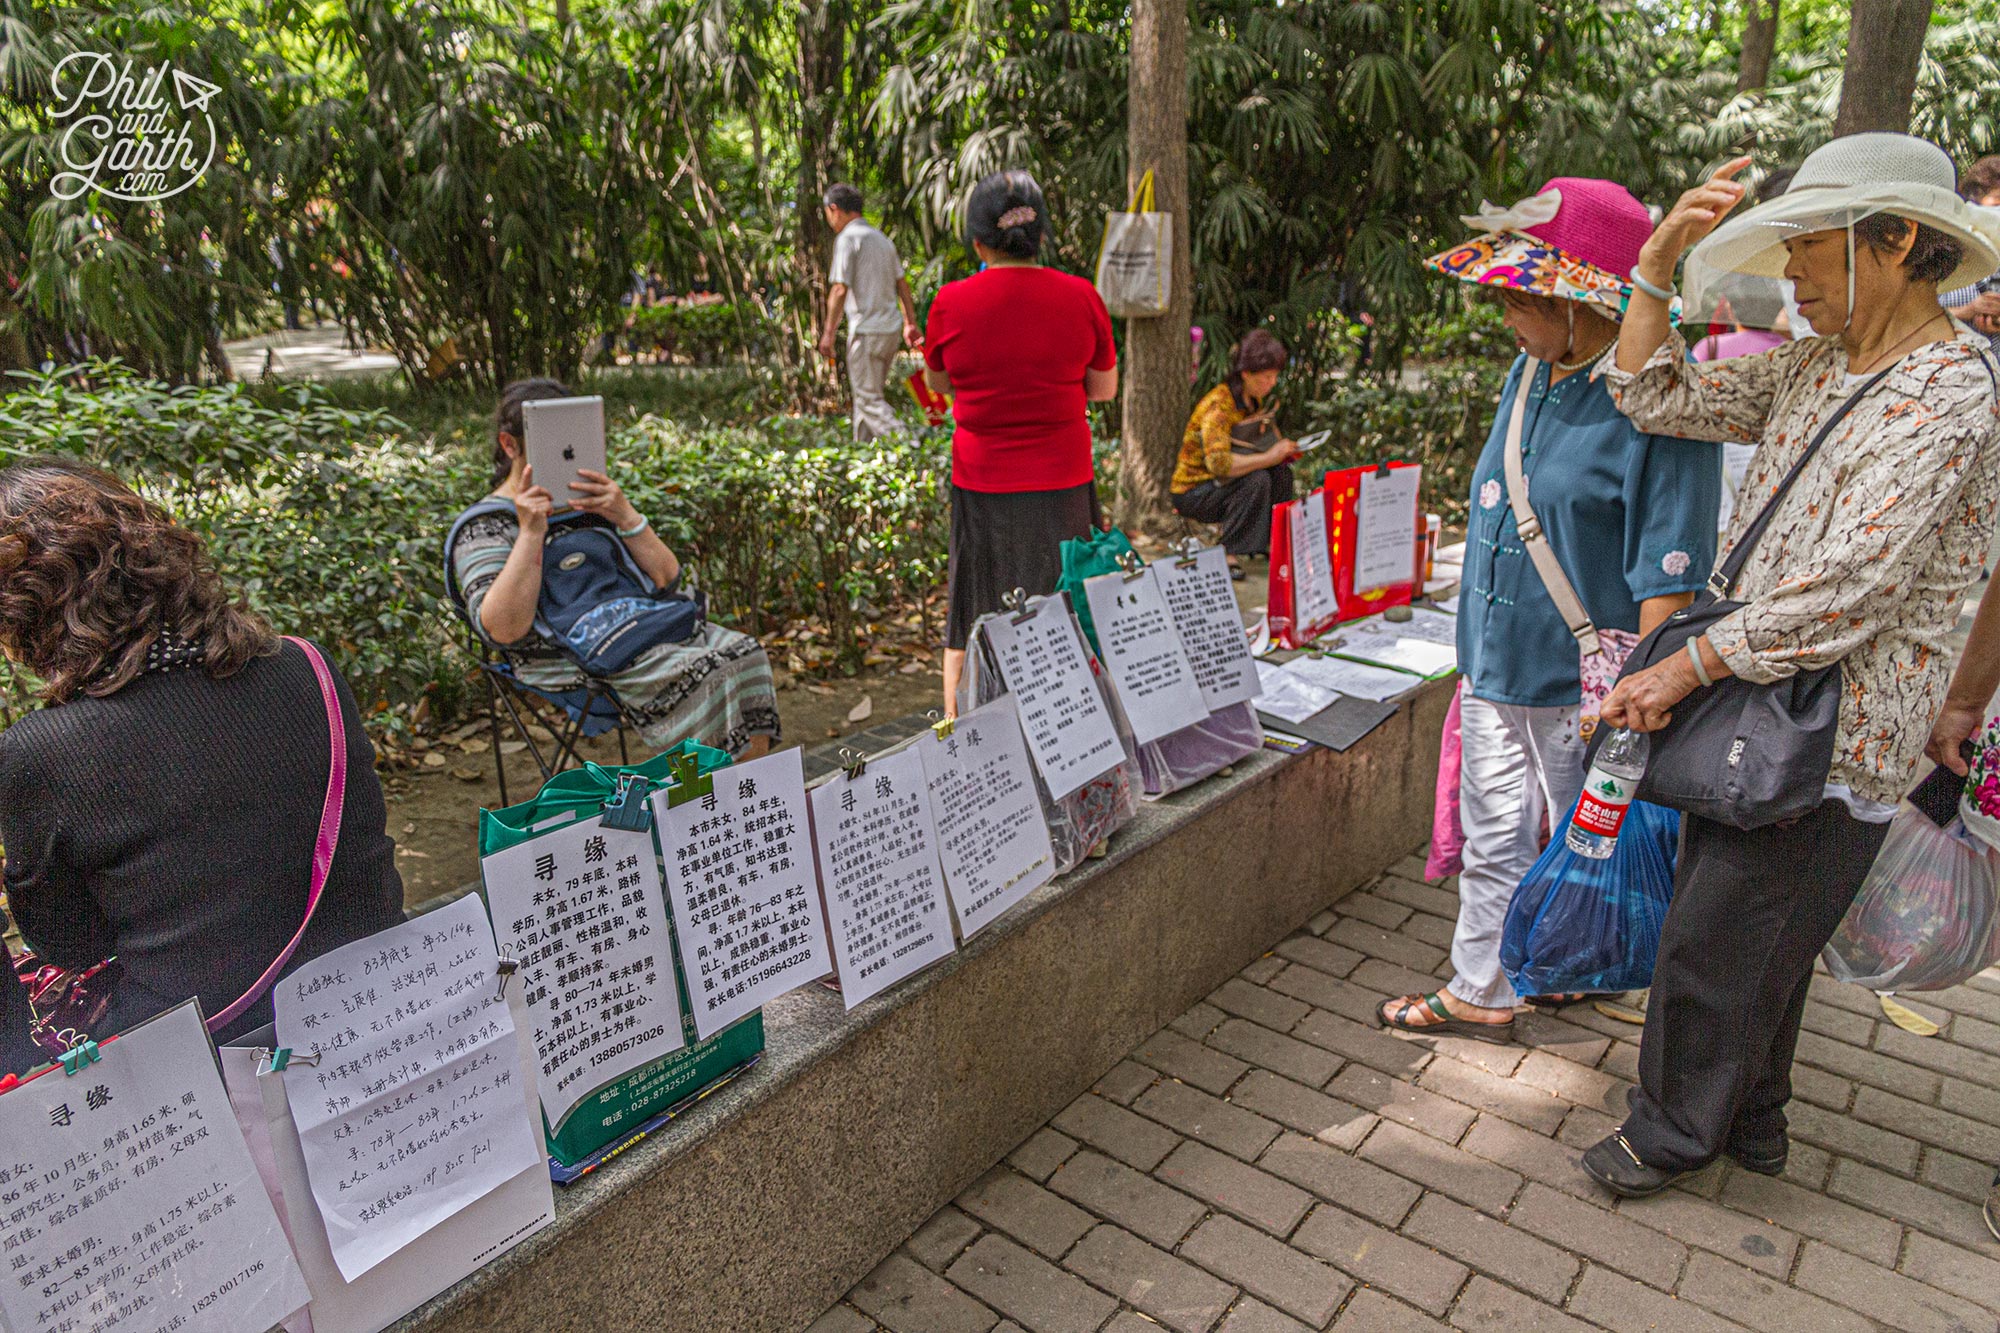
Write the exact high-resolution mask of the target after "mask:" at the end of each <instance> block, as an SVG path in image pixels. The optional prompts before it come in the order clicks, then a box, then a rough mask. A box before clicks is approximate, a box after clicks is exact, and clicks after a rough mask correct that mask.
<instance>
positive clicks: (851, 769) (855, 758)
mask: <svg viewBox="0 0 2000 1333" xmlns="http://www.w3.org/2000/svg"><path fill="white" fill-rule="evenodd" d="M840 769H841V771H842V772H843V773H845V774H847V780H848V781H849V782H852V781H854V780H855V779H856V778H858V777H860V776H861V775H862V774H863V773H865V772H867V771H868V756H867V755H865V754H863V753H861V751H859V750H856V749H853V748H852V747H850V746H846V745H843V746H841V747H840Z"/></svg>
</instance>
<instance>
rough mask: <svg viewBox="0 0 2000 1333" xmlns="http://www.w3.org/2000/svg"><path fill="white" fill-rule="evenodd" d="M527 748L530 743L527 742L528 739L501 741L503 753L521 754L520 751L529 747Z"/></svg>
mask: <svg viewBox="0 0 2000 1333" xmlns="http://www.w3.org/2000/svg"><path fill="white" fill-rule="evenodd" d="M527 748H528V743H527V742H526V741H501V742H500V753H501V754H519V753H521V751H523V750H525V749H527Z"/></svg>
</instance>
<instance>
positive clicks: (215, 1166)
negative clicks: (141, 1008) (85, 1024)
mask: <svg viewBox="0 0 2000 1333" xmlns="http://www.w3.org/2000/svg"><path fill="white" fill-rule="evenodd" d="M0 1202H4V1203H5V1206H6V1211H5V1212H4V1213H0V1219H4V1221H5V1224H6V1227H5V1234H6V1239H5V1241H4V1252H5V1254H6V1257H7V1268H6V1273H5V1277H4V1280H0V1316H4V1319H0V1322H4V1323H5V1324H6V1325H7V1326H8V1327H10V1328H13V1329H16V1330H19V1331H20V1333H55V1331H56V1330H65V1329H70V1330H79V1331H80V1330H84V1329H89V1330H92V1333H98V1331H99V1330H118V1333H167V1330H172V1331H173V1333H241V1330H243V1329H266V1328H270V1327H272V1326H273V1325H275V1324H277V1323H278V1322H279V1321H281V1320H283V1319H284V1318H285V1317H286V1316H287V1315H289V1314H291V1313H292V1312H293V1311H294V1310H297V1309H299V1308H300V1307H301V1306H303V1305H304V1304H305V1303H306V1283H305V1279H304V1278H303V1277H302V1276H300V1274H299V1268H298V1265H297V1264H296V1263H294V1262H293V1261H292V1252H291V1248H290V1246H288V1245H287V1244H286V1242H285V1232H284V1229H283V1228H282V1227H281V1226H280V1225H279V1224H278V1215H277V1213H276V1211H275V1210H273V1208H272V1207H271V1199H270V1196H269V1195H267V1194H266V1193H265V1192H264V1184H263V1181H262V1179H261V1178H260V1177H259V1176H258V1174H257V1167H256V1165H255V1164H254V1163H253V1162H252V1161H251V1159H250V1149H249V1148H248V1147H247V1146H246V1145H245V1144H244V1141H243V1131H242V1130H241V1129H240V1128H238V1126H237V1124H236V1115H235V1113H234V1112H233V1111H231V1110H230V1108H229V1094H228V1092H227V1091H225V1090H224V1088H223V1086H222V1076H221V1075H220V1074H219V1073H217V1072H216V1067H215V1057H214V1055H213V1054H212V1053H211V1052H210V1050H209V1045H208V1036H207V1034H206V1033H205V1032H204V1031H203V1030H202V1024H201V1012H200V1010H199V1009H197V1008H196V1007H195V1005H194V1004H193V1003H192V1002H190V1003H188V1004H183V1005H180V1006H179V1007H177V1008H174V1009H169V1010H168V1011H167V1012H166V1013H164V1014H162V1015H160V1016H159V1017H158V1018H155V1019H152V1020H150V1021H148V1022H145V1023H142V1024H140V1025H139V1026H137V1027H135V1028H131V1029H129V1030H128V1031H127V1032H126V1033H125V1034H124V1035H123V1036H121V1037H120V1038H119V1039H118V1040H117V1041H115V1042H110V1043H108V1044H106V1045H104V1046H102V1047H100V1048H99V1055H98V1059H97V1062H96V1063H95V1064H89V1065H85V1066H84V1067H83V1068H82V1069H81V1070H79V1071H78V1072H77V1073H76V1074H75V1075H74V1076H71V1075H65V1074H64V1073H62V1072H61V1071H60V1070H52V1071H50V1072H49V1073H46V1074H43V1075H42V1076H41V1077H40V1078H37V1079H33V1080H31V1081H29V1082H27V1083H24V1084H22V1085H21V1086H20V1087H18V1088H15V1089H14V1090H13V1091H11V1092H8V1093H6V1094H4V1095H0Z"/></svg>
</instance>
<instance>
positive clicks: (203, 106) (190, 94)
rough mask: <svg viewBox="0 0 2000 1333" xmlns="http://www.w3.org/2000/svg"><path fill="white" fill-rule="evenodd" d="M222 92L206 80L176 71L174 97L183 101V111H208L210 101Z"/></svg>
mask: <svg viewBox="0 0 2000 1333" xmlns="http://www.w3.org/2000/svg"><path fill="white" fill-rule="evenodd" d="M221 91H222V89H220V88H218V87H216V86H215V85H214V84H212V83H210V82H208V81H207V80H206V79H197V78H196V77H195V76H194V75H192V74H186V73H183V72H182V71H180V70H175V71H174V96H176V97H178V98H180V99H181V110H183V111H206V110H208V99H209V98H211V97H213V96H215V95H216V94H217V93H219V92H221Z"/></svg>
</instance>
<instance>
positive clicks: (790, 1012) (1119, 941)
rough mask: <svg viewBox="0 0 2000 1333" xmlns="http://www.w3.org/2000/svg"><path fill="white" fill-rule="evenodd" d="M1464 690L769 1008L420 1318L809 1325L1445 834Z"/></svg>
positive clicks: (1174, 802) (752, 1327)
mask: <svg viewBox="0 0 2000 1333" xmlns="http://www.w3.org/2000/svg"><path fill="white" fill-rule="evenodd" d="M1449 699H1450V686H1449V684H1439V685H1430V686H1426V687H1425V688H1424V689H1422V690H1420V691H1419V692H1417V693H1416V694H1414V695H1413V696H1411V697H1410V698H1408V699H1406V700H1405V701H1404V707H1403V708H1402V709H1401V710H1400V711H1399V712H1398V713H1397V714H1396V715H1395V716H1394V717H1392V718H1390V719H1389V720H1388V721H1386V722H1384V723H1383V724H1382V726H1381V727H1379V728H1377V729H1376V731H1375V732H1373V733H1372V734H1371V735H1369V736H1368V737H1367V738H1366V739H1365V740H1363V741H1362V742H1361V743H1360V744H1359V745H1357V746H1355V747H1354V748H1353V749H1351V750H1349V751H1347V752H1346V753H1345V754H1335V753H1333V752H1332V751H1330V750H1321V749H1315V750H1312V751H1310V752H1308V753H1306V754H1304V755H1300V756H1297V757H1284V756H1279V755H1277V754H1274V753H1271V752H1268V751H1267V752H1264V753H1260V754H1258V755H1255V756H1253V757H1251V758H1250V759H1248V760H1246V761H1245V762H1243V763H1242V764H1239V765H1238V766H1237V767H1236V770H1235V771H1234V773H1232V774H1231V775H1230V776H1229V777H1226V778H1214V779H1210V780H1209V781H1207V782H1204V783H1201V784H1199V785H1198V786H1196V787H1195V788H1194V789H1192V790H1190V791H1187V792H1183V793H1180V794H1178V795H1176V796H1173V797H1169V798H1167V799H1166V800H1163V801H1159V802H1154V803H1150V804H1147V805H1144V806H1142V808H1141V809H1140V812H1139V814H1138V816H1137V818H1135V819H1134V820H1133V822H1132V823H1131V824H1130V825H1128V826H1127V828H1126V829H1125V830H1124V831H1123V832H1121V833H1120V834H1118V835H1117V836H1116V837H1114V838H1113V839H1112V841H1111V854H1110V856H1109V857H1108V858H1106V859H1105V860H1103V861H1098V862H1091V863H1086V865H1085V866H1083V867H1082V868H1080V869H1078V870H1077V871H1075V872H1073V873H1072V874H1070V875H1067V876H1065V877H1063V878H1062V879H1060V880H1058V881H1056V882H1055V883H1053V884H1051V885H1048V886H1047V887H1045V888H1043V889H1042V890H1040V891H1039V892H1037V893H1036V894H1035V895H1034V896H1033V897H1032V898H1030V899H1029V900H1028V901H1027V902H1026V903H1024V904H1023V905H1022V906H1020V907H1018V908H1016V909H1015V910H1014V911H1013V912H1011V913H1009V914H1008V915H1007V916H1006V917H1004V918H1002V919H1001V920H1000V921H998V922H996V923H994V924H993V925H992V926H989V927H988V928H987V929H986V930H985V931H983V932H981V933H980V934H979V935H977V936H975V937H974V938H973V940H972V942H971V943H970V944H969V945H968V946H967V947H966V948H964V949H963V950H961V951H960V952H959V953H958V954H957V955H955V956H954V957H953V958H951V959H949V960H948V961H946V962H945V963H943V964H940V965H939V966H937V967H935V968H933V969H931V970H930V971H929V972H927V973H925V974H923V975H922V976H920V977H917V978H914V979H912V980H911V981H908V982H906V983H904V984H903V985H901V986H898V987H896V988H895V989H894V990H892V991H890V992H889V993H887V994H886V995H882V996H878V997H877V998H876V999H874V1000H871V1001H869V1002H867V1003H866V1004H864V1005H862V1006H861V1007H860V1008H858V1009H857V1010H855V1011H854V1012H853V1013H852V1014H848V1013H844V1012H843V1010H842V1007H841V1002H840V999H839V997H838V996H835V995H833V994H831V993H830V992H827V991H824V990H821V989H819V988H817V987H815V988H811V989H809V990H806V991H800V992H797V993H795V994H793V995H790V996H787V997H785V999H783V1000H782V1001H780V1002H778V1003H776V1004H772V1005H769V1006H767V1007H766V1008H765V1010H764V1016H765V1024H766V1030H767V1033H768V1049H767V1053H766V1055H765V1058H764V1061H763V1063H762V1064H761V1065H760V1066H759V1067H758V1068H757V1069H755V1070H753V1071H752V1072H751V1073H750V1074H749V1075H747V1076H746V1077H745V1078H743V1079H742V1080H741V1081H740V1082H739V1083H737V1084H734V1085H732V1086H731V1087H729V1088H727V1089H725V1090H723V1091H722V1092H721V1093H719V1094H718V1095H716V1096H715V1097H712V1098H710V1099H709V1100H708V1101H706V1102H703V1103H701V1104H700V1105H698V1106H697V1107H695V1108H694V1109H693V1110H692V1111H691V1112H689V1113H688V1115H687V1116H686V1117H684V1118H683V1119H682V1120H681V1121H679V1122H677V1123H676V1124H674V1125H672V1126H670V1127H669V1128H668V1129H667V1130H666V1131H664V1132H663V1133H661V1134H659V1135H657V1136H656V1137H654V1138H652V1139H650V1140H648V1141H646V1142H643V1143H641V1144H639V1145H638V1146H637V1147H635V1148H633V1149H631V1150H629V1151H627V1152H625V1153H624V1154H622V1155H620V1156H619V1157H617V1158H616V1159H614V1160H613V1161H612V1162H610V1163H609V1164H607V1165H606V1166H604V1167H603V1168H601V1169H599V1170H598V1171H597V1172H596V1173H594V1174H593V1175H591V1176H589V1177H586V1178H585V1179H584V1180H583V1181H581V1182H579V1183H578V1184H576V1185H573V1186H570V1187H569V1188H567V1189H558V1190H557V1191H556V1204H557V1211H556V1221H555V1224H554V1225H553V1226H551V1227H549V1228H547V1229H546V1230H544V1231H543V1232H542V1233H541V1234H540V1235H538V1236H536V1237H534V1238H533V1239H531V1240H530V1241H528V1242H527V1243H525V1244H524V1245H522V1246H521V1247H520V1248H518V1249H516V1250H514V1251H513V1252H511V1253H510V1254H507V1255H505V1256H503V1257H502V1258H501V1259H500V1260H499V1261H498V1262H496V1263H494V1264H492V1265H490V1266H488V1267H486V1268H484V1269H482V1270H481V1271H479V1272H478V1273H476V1274H474V1275H473V1276H472V1277H470V1278H468V1279H467V1280H466V1281H464V1282H462V1283H460V1284H459V1285H458V1286H456V1287H454V1288H452V1289H451V1290H450V1291H447V1292H445V1293H444V1294H443V1295H441V1296H439V1297H438V1298H437V1299H435V1300H433V1301H431V1302H430V1303H429V1304H428V1305H426V1306H424V1307H423V1308H422V1309H420V1310H418V1311H417V1312H416V1313H415V1314H413V1315H411V1316H410V1317H409V1318H408V1319H406V1320H404V1321H403V1322H402V1323H400V1324H399V1325H397V1328H398V1329H399V1330H416V1329H422V1330H424V1331H425V1333H447V1331H448V1333H513V1331H514V1330H519V1331H520V1333H570V1331H572V1330H574V1331H576V1333H584V1331H585V1330H588V1331H589V1333H604V1331H606V1330H612V1329H647V1330H676V1331H677V1330H701V1331H702V1333H780V1331H783V1330H796V1329H801V1328H803V1327H805V1325H807V1324H808V1323H810V1322H811V1321H812V1320H813V1319H814V1318H815V1317H816V1316H818V1314H819V1313H820V1312H821V1311H822V1310H824V1309H825V1308H826V1307H827V1306H828V1305H830V1304H831V1303H832V1302H834V1301H835V1300H837V1299H839V1298H840V1296H841V1295H842V1294H844V1293H845V1292H846V1291H847V1290H848V1289H849V1288H850V1287H852V1286H853V1285H854V1283H855V1282H857V1281H859V1280H860V1279H861V1278H862V1277H864V1276H866V1275H867V1274H868V1273H869V1272H870V1271H871V1270H872V1269H873V1268H874V1266H875V1265H876V1264H877V1263H879V1262H880V1261H881V1260H882V1259H883V1258H884V1257H885V1256H886V1255H887V1254H888V1253H889V1252H890V1251H891V1250H893V1249H894V1248H895V1247H896V1246H897V1245H899V1244H901V1243H902V1240H903V1238H904V1237H905V1236H907V1235H908V1234H909V1233H910V1232H911V1231H912V1230H914V1229H915V1228H916V1227H917V1226H918V1225H919V1224H921V1223H922V1222H923V1221H924V1220H925V1219H926V1218H928V1217H929V1216H930V1215H931V1214H932V1213H933V1212H934V1211H936V1209H937V1208H938V1206H939V1205H941V1204H943V1203H945V1202H947V1201H948V1200H950V1199H951V1198H952V1197H954V1196H955V1195H957V1194H958V1193H959V1192H960V1191H962V1190H963V1189H964V1188H965V1187H966V1186H967V1185H969V1184H970V1183H972V1181H973V1180H975V1179H976V1178H977V1177H978V1176H979V1175H980V1174H981V1173H982V1172H984V1171H985V1170H986V1169H987V1168H988V1167H990V1166H992V1165H993V1164H994V1163H995V1162H997V1161H998V1160H1000V1158H1002V1157H1003V1156H1004V1155H1005V1154H1006V1153H1008V1152H1009V1151H1010V1150H1012V1149H1013V1147H1014V1146H1015V1145H1016V1144H1017V1143H1019V1142H1020V1141H1021V1140H1022V1139H1023V1138H1024V1137H1026V1136H1027V1135H1028V1133H1029V1132H1031V1131H1032V1130H1033V1129H1034V1128H1035V1127H1037V1126H1038V1125H1040V1124H1042V1123H1043V1122H1044V1121H1046V1120H1047V1119H1048V1118H1049V1117H1050V1116H1052V1115H1054V1114H1055V1113H1056V1112H1057V1111H1059V1110H1061V1109H1062V1108H1063V1107H1064V1106H1066V1105H1068V1104H1069V1102H1071V1101H1072V1100H1074V1099H1075V1098H1076V1096H1077V1095H1078V1094H1080V1093H1081V1092H1083V1091H1084V1090H1085V1089H1087V1088H1088V1087H1090V1085H1091V1084H1092V1083H1094V1082H1095V1081H1096V1080H1097V1079H1098V1078H1099V1077H1101V1076H1102V1075H1103V1074H1104V1072H1105V1071H1106V1070H1108V1069H1109V1068H1110V1067H1111V1066H1112V1065H1113V1064H1115V1063H1116V1062H1117V1061H1118V1060H1119V1059H1121V1058H1122V1057H1123V1056H1124V1055H1125V1054H1126V1053H1127V1052H1128V1051H1130V1050H1131V1049H1132V1048H1133V1047H1134V1046H1136V1045H1138V1044H1139V1042H1140V1041H1142V1040H1143V1039H1144V1038H1146V1037H1147V1036H1149V1035H1151V1034H1152V1033H1153V1032H1154V1031H1155V1030H1156V1029H1158V1028H1159V1027H1160V1026H1161V1025H1162V1024H1164V1023H1166V1022H1167V1021H1168V1020H1170V1019H1171V1018H1173V1017H1175V1016H1176V1015H1178V1014H1179V1013H1181V1012H1182V1011H1183V1010H1185V1009H1186V1008H1187V1007H1188V1006H1189V1005H1190V1004H1192V1003H1193V1002H1194V1001H1195V1000H1197V999H1199V998H1201V997H1202V996H1203V995H1206V994H1207V993H1208V992H1210V991H1211V990H1213V989H1215V987H1216V986H1218V985H1220V984H1221V983H1222V982H1223V981H1224V980H1226V979H1227V978H1228V977H1229V976H1230V975H1231V974H1233V973H1234V972H1236V971H1237V970H1239V969H1240V968H1242V967H1243V966H1245V965H1246V964H1248V963H1249V962H1251V961H1252V960H1254V959H1255V958H1257V957H1258V956H1259V955H1260V954H1262V953H1263V952H1264V951H1265V950H1266V949H1268V948H1269V947H1270V946H1271V945H1272V944H1273V943H1274V942H1275V941H1277V940H1278V939H1280V938H1281V937H1283V936H1284V935H1285V934H1286V933H1287V932H1289V931H1291V930H1293V929H1295V928H1296V927H1298V926H1299V925H1300V924H1302V923H1303V922H1305V921H1306V920H1308V919H1310V918H1311V917H1312V916H1313V914H1314V913H1316V912H1318V911H1320V910H1321V909H1322V908H1324V907H1326V906H1327V905H1328V904H1329V903H1331V902H1334V901H1335V900H1337V899H1338V898H1340V897H1341V896H1342V895H1344V894H1346V893H1347V892H1349V891H1350V890H1352V889H1354V888H1355V887H1356V886H1358V885H1360V884H1362V883H1364V882H1366V881H1367V880H1369V879H1371V878H1372V877H1374V876H1375V875H1376V874H1378V873H1380V872H1381V871H1382V870H1384V869H1386V868H1387V867H1388V866H1390V865H1392V864H1394V863H1395V862H1396V861H1397V860H1398V859H1399V858H1401V857H1402V856H1403V855H1404V854H1405V853H1407V852H1408V851H1409V849H1410V848H1411V847H1413V846H1415V845H1416V844H1418V843H1419V842H1421V841H1423V839H1424V838H1425V837H1426V836H1427V835H1428V832H1429V829H1430V818H1431V804H1432V795H1433V790H1434V783H1435V779H1436V773H1437V756H1438V737H1439V734H1440V732H1441V730H1442V727H1443V721H1444V714H1445V709H1446V705H1447V703H1448V702H1449Z"/></svg>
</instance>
